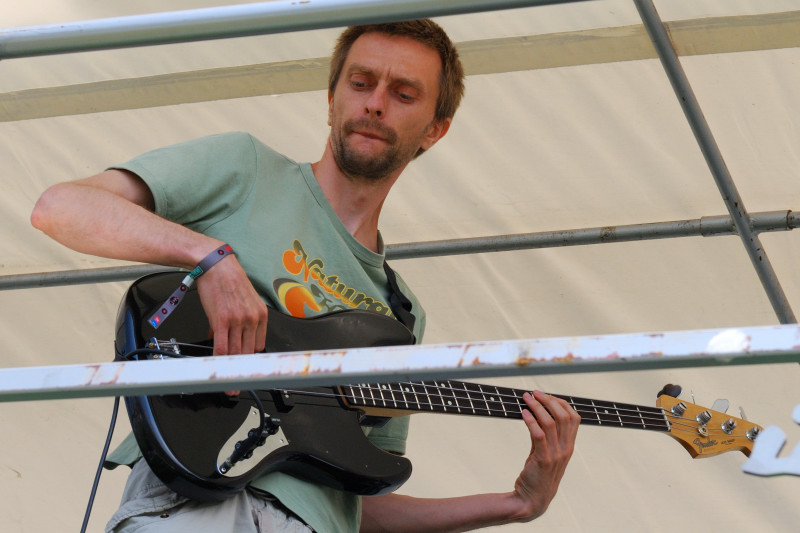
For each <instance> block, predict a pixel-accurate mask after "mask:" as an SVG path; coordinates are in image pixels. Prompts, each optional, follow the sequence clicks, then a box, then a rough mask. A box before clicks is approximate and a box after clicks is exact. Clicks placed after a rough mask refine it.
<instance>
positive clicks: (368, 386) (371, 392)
mask: <svg viewBox="0 0 800 533" xmlns="http://www.w3.org/2000/svg"><path fill="white" fill-rule="evenodd" d="M364 387H365V388H366V389H367V392H369V398H370V400H371V401H372V403H371V405H372V407H375V406H376V405H378V402H377V401H376V400H375V391H374V387H373V386H372V385H371V384H369V383H365V384H364ZM365 405H370V404H365Z"/></svg>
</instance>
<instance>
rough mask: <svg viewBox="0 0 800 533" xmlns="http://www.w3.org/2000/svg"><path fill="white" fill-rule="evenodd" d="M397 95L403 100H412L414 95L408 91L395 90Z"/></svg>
mask: <svg viewBox="0 0 800 533" xmlns="http://www.w3.org/2000/svg"><path fill="white" fill-rule="evenodd" d="M397 97H398V98H400V100H402V101H404V102H413V101H414V95H412V94H409V93H404V92H403V91H398V92H397Z"/></svg>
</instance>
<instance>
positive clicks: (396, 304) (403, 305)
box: [383, 261, 417, 342]
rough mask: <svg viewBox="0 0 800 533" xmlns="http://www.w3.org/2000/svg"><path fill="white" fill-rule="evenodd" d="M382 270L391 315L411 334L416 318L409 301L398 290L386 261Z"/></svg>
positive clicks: (393, 275)
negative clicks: (387, 281) (385, 281)
mask: <svg viewBox="0 0 800 533" xmlns="http://www.w3.org/2000/svg"><path fill="white" fill-rule="evenodd" d="M383 270H384V272H386V278H387V279H388V280H389V289H390V294H389V305H390V306H391V307H392V313H394V316H395V317H396V318H397V320H399V321H400V323H401V324H403V325H404V326H405V327H407V328H408V329H409V330H410V331H411V332H412V333H413V332H414V322H416V320H417V318H416V317H415V316H414V315H413V314H412V313H411V307H412V304H411V300H409V299H408V297H407V296H406V295H405V294H403V291H401V290H400V287H399V285H398V284H397V276H396V275H395V273H394V270H392V269H391V268H390V267H389V263H387V262H386V261H384V262H383ZM415 342H416V338H415Z"/></svg>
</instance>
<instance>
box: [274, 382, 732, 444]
mask: <svg viewBox="0 0 800 533" xmlns="http://www.w3.org/2000/svg"><path fill="white" fill-rule="evenodd" d="M397 384H398V385H399V384H406V385H417V386H422V387H423V388H425V387H437V388H443V387H442V385H441V384H435V385H434V384H425V383H424V382H402V383H397ZM375 385H376V386H370V385H368V384H367V385H365V384H361V385H353V386H354V387H358V388H359V389H360V390H366V391H378V392H383V393H386V392H388V389H385V388H383V387H380V386H379V384H375ZM393 385H394V383H393ZM488 386H489V387H491V385H488ZM345 387H347V386H344V387H342V388H345ZM281 390H285V391H286V392H291V393H294V394H301V395H302V394H305V395H314V396H325V397H331V398H333V397H335V398H340V397H344V398H347V399H348V400H351V399H353V398H355V400H356V401H358V402H364V403H365V404H366V403H371V405H364V406H365V407H378V408H380V407H381V405H380V404H381V403H386V404H394V405H397V404H398V403H404V404H406V405H409V406H419V408H420V409H421V408H425V407H427V408H430V409H433V408H434V407H436V408H444V407H445V406H443V405H441V404H435V403H433V402H432V401H429V402H423V401H418V400H417V401H402V402H399V401H396V400H394V399H387V398H383V397H381V398H369V399H366V398H358V397H355V395H352V394H332V393H324V392H316V391H305V390H302V389H299V390H291V389H281ZM451 390H452V391H453V392H465V391H464V389H451ZM506 390H508V389H506ZM392 392H396V393H400V391H392ZM468 392H477V391H468ZM406 394H409V395H414V394H415V392H414V391H413V390H411V391H406ZM416 394H418V395H422V396H426V397H435V398H441V399H445V398H447V399H449V398H450V396H447V395H444V394H431V393H430V392H419V391H417V392H416ZM481 394H483V393H481ZM493 395H494V396H497V397H504V398H512V399H513V401H511V402H505V401H503V400H500V401H497V400H483V399H475V400H474V401H475V402H477V403H479V404H480V403H486V404H487V407H486V408H484V407H474V405H472V406H470V407H466V406H461V408H462V409H464V410H465V411H473V412H477V411H480V412H488V413H490V414H491V415H492V416H497V415H503V416H506V417H507V416H508V412H509V411H508V409H498V408H492V407H489V406H488V403H500V402H501V401H503V402H504V403H507V404H508V403H510V404H511V405H512V406H514V407H517V408H519V409H520V412H521V409H522V408H523V405H524V404H523V403H521V402H520V401H519V400H518V398H517V397H516V396H513V395H509V394H503V393H498V392H497V391H495V392H494V393H493ZM457 399H458V400H470V399H469V398H467V397H465V396H460V397H458V398H457ZM582 400H584V401H587V399H585V398H583V399H582ZM588 401H599V400H588ZM473 403H474V402H473ZM603 403H612V402H603ZM572 405H573V407H575V408H576V411H578V413H579V414H582V416H583V415H585V416H586V417H585V421H587V422H588V421H589V420H592V419H597V420H598V421H599V422H601V424H602V423H603V422H604V423H606V424H608V425H621V426H624V425H625V423H624V422H621V421H618V419H619V418H621V417H625V418H630V419H634V420H635V421H628V422H627V425H628V426H630V427H634V428H635V427H640V426H644V427H650V428H651V429H652V428H653V427H655V428H658V429H664V427H665V426H667V422H670V424H671V425H672V426H674V427H675V430H678V431H684V432H687V433H696V432H697V427H698V422H697V421H696V420H694V419H691V418H685V417H679V416H677V415H675V414H673V413H671V412H669V411H667V410H665V409H663V408H661V407H648V406H634V405H633V404H625V405H627V406H631V407H635V408H641V409H648V410H649V411H650V412H649V413H648V414H649V415H654V416H640V413H639V412H638V411H636V412H635V413H636V414H622V415H621V416H618V415H617V414H613V413H608V412H605V413H598V412H597V411H596V409H595V406H594V405H588V404H580V403H575V402H573V403H572ZM581 408H583V413H581ZM627 411H628V412H631V410H630V409H628V410H627ZM422 412H426V411H424V410H423V411H422ZM511 413H512V414H513V415H514V416H515V417H517V418H519V416H517V415H518V413H517V412H516V411H513V410H512V411H511ZM601 415H602V416H605V417H607V419H606V420H600V416H601ZM707 430H708V434H709V435H713V436H733V437H735V436H736V435H733V434H731V433H727V432H726V431H725V430H723V429H722V428H721V427H720V428H714V427H707ZM740 438H744V437H742V436H740Z"/></svg>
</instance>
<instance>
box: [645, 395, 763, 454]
mask: <svg viewBox="0 0 800 533" xmlns="http://www.w3.org/2000/svg"><path fill="white" fill-rule="evenodd" d="M656 405H658V406H659V407H661V408H662V409H663V410H664V414H665V415H666V417H667V421H668V422H669V425H670V428H669V434H670V436H672V437H673V438H675V439H676V440H678V442H680V443H681V444H682V445H683V447H684V448H686V451H688V452H689V454H691V456H692V457H712V456H714V455H719V454H721V453H725V452H730V451H741V452H742V453H744V454H745V455H747V456H749V455H750V452H752V451H753V443H754V441H755V439H756V436H758V434H759V433H760V432H761V431H762V430H763V429H764V428H762V427H761V426H759V425H758V424H754V423H752V422H748V421H747V420H743V419H741V418H736V417H732V416H730V415H727V414H725V413H721V412H719V411H713V410H711V409H707V408H705V407H703V406H701V405H695V404H693V403H688V402H684V401H681V400H679V399H678V398H674V397H672V396H669V395H666V394H664V395H661V396H659V397H658V401H657V402H656Z"/></svg>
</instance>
